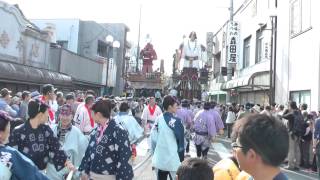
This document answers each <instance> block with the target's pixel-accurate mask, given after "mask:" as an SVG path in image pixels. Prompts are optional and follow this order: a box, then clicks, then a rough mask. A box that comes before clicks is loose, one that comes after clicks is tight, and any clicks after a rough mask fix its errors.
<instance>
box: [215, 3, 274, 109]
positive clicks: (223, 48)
mask: <svg viewBox="0 0 320 180" xmlns="http://www.w3.org/2000/svg"><path fill="white" fill-rule="evenodd" d="M275 6H276V0H242V1H235V6H234V10H235V11H234V17H233V18H234V21H235V22H238V23H239V25H240V31H239V32H240V38H239V44H240V46H239V49H238V50H239V51H240V52H239V59H238V60H237V64H234V65H233V67H234V71H235V73H234V76H233V79H232V80H231V81H228V82H227V81H226V80H227V79H226V76H224V77H222V75H221V73H222V71H221V68H222V67H227V63H226V59H227V55H226V52H227V45H228V43H227V39H228V32H227V28H228V21H227V22H226V23H225V24H224V25H223V27H221V28H220V29H219V30H218V31H217V32H216V33H214V37H213V38H214V39H213V42H214V48H213V54H214V60H213V66H212V71H213V78H214V79H213V80H212V81H211V82H210V90H209V94H210V95H211V98H213V99H215V100H216V101H219V102H221V103H226V102H225V96H226V92H227V93H229V94H230V96H231V99H230V102H237V103H240V104H245V103H246V102H251V103H259V104H267V103H268V102H269V84H270V83H269V81H270V80H269V79H270V78H269V77H270V76H269V69H270V57H271V53H270V49H271V47H270V44H271V19H270V15H271V12H273V11H274V10H275V8H276V7H275Z"/></svg>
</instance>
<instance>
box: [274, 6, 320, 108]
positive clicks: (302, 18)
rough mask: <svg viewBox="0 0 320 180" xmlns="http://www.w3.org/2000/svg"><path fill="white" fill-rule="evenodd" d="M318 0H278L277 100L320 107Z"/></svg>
mask: <svg viewBox="0 0 320 180" xmlns="http://www.w3.org/2000/svg"><path fill="white" fill-rule="evenodd" d="M319 5H320V3H319V1H317V0H290V1H289V0H288V1H278V11H277V12H278V28H277V34H278V35H277V42H278V43H277V63H276V67H277V68H276V74H277V76H276V86H275V89H276V102H281V103H286V102H288V101H289V100H294V101H296V102H297V103H298V104H302V103H306V104H308V106H309V110H316V111H318V110H319V108H320V99H319V95H320V71H319V69H320V50H319V49H320V34H319V31H320V22H319V21H318V19H317V18H318V17H319V15H320V12H319V10H318V7H319Z"/></svg>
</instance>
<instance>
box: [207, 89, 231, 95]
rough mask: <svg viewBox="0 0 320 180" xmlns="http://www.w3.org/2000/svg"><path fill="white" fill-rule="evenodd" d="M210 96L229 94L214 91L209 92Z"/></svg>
mask: <svg viewBox="0 0 320 180" xmlns="http://www.w3.org/2000/svg"><path fill="white" fill-rule="evenodd" d="M208 94H209V95H221V94H227V92H226V91H219V90H213V91H209V93H208Z"/></svg>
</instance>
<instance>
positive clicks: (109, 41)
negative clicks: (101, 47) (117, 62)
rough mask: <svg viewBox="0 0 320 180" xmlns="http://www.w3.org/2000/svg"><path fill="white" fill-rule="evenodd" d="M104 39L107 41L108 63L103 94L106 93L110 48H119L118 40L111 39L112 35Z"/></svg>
mask: <svg viewBox="0 0 320 180" xmlns="http://www.w3.org/2000/svg"><path fill="white" fill-rule="evenodd" d="M105 41H106V42H107V60H108V63H107V73H106V76H107V77H106V88H105V94H107V92H108V91H107V88H108V77H109V66H110V65H109V64H110V59H111V58H110V57H109V56H110V50H111V49H113V48H116V49H118V48H120V42H119V41H117V40H114V39H113V36H112V35H108V36H107V37H106V38H105Z"/></svg>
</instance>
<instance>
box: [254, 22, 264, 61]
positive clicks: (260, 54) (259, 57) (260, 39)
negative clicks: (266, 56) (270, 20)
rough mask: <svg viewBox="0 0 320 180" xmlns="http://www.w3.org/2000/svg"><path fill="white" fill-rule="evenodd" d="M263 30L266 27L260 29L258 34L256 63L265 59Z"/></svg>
mask: <svg viewBox="0 0 320 180" xmlns="http://www.w3.org/2000/svg"><path fill="white" fill-rule="evenodd" d="M263 30H264V28H261V29H259V30H258V31H257V34H256V63H259V62H261V61H262V59H263V52H264V50H263Z"/></svg>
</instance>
